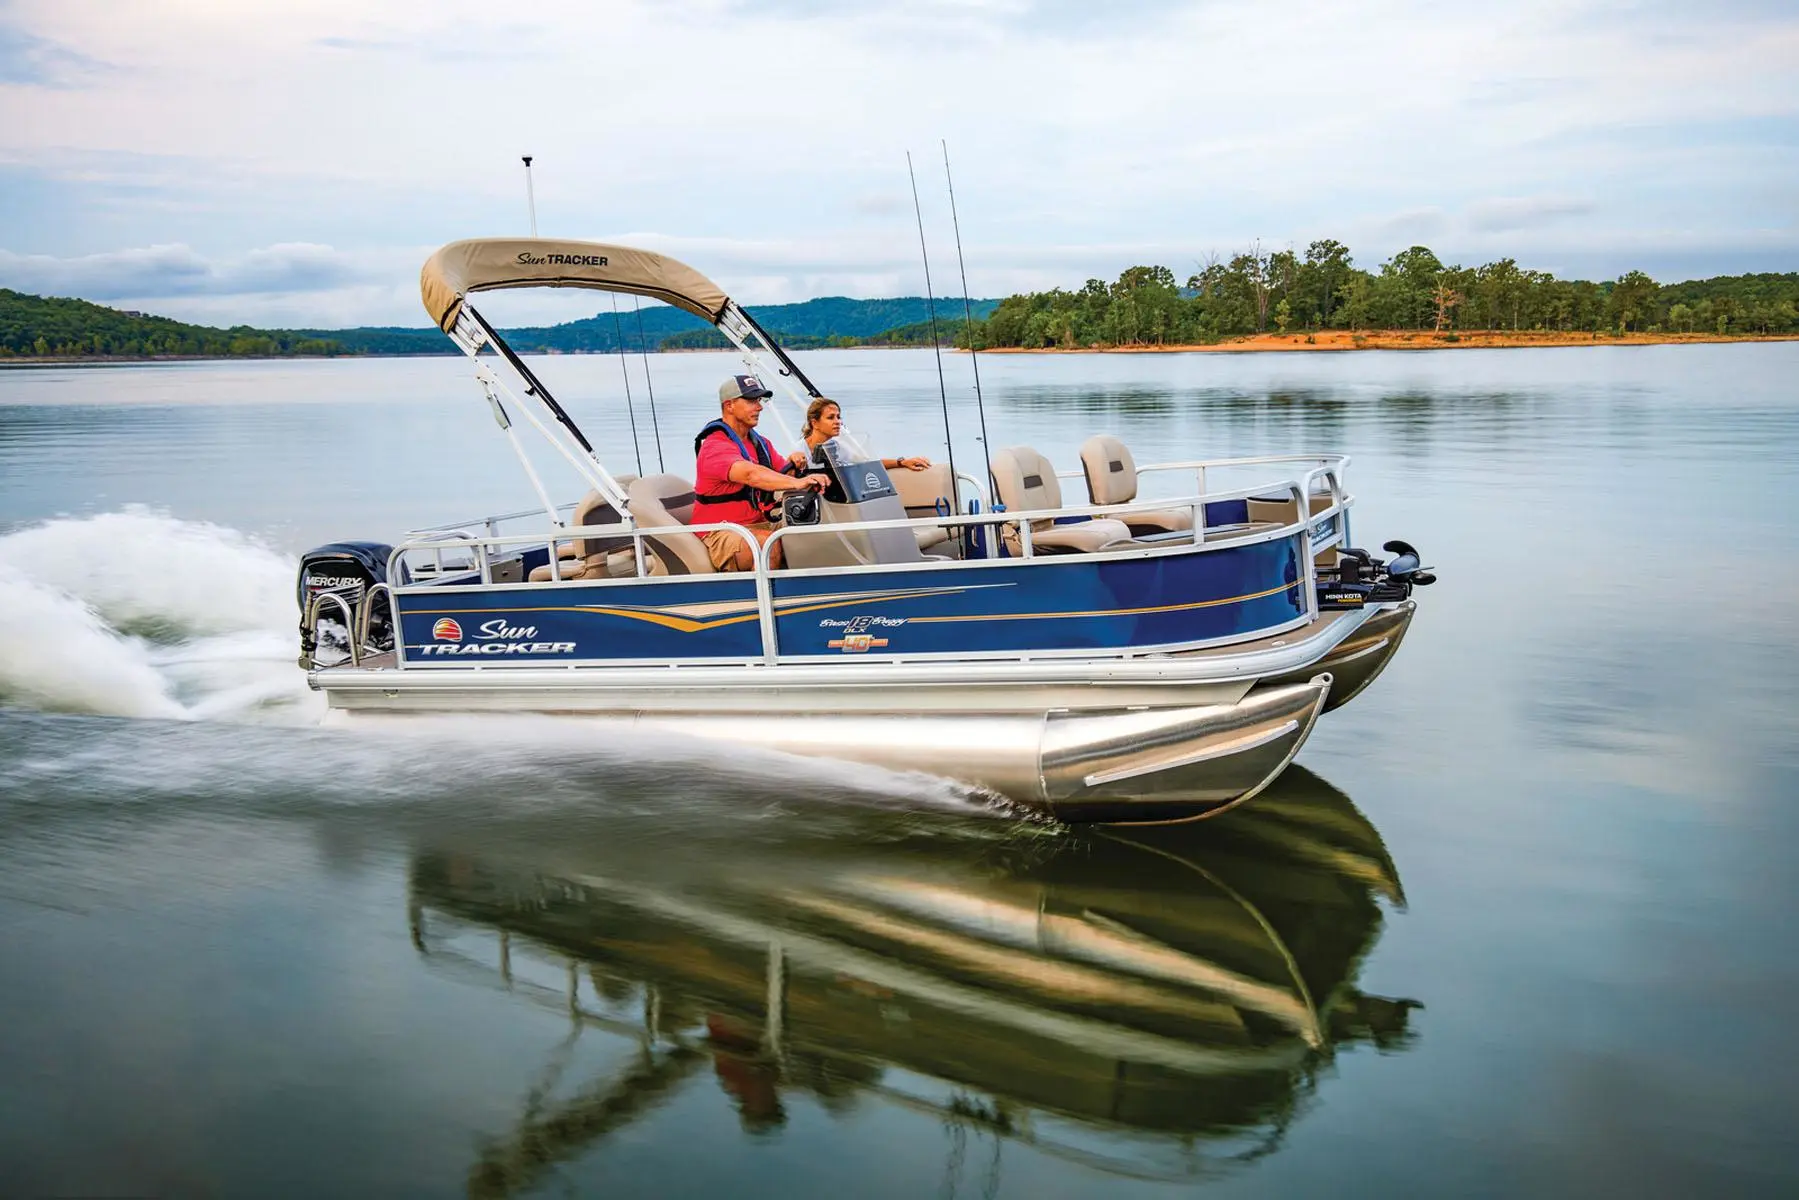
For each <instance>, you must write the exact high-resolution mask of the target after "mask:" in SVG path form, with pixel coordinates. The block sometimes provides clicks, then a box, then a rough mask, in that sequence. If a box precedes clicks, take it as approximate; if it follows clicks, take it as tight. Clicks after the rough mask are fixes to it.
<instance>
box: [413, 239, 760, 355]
mask: <svg viewBox="0 0 1799 1200" xmlns="http://www.w3.org/2000/svg"><path fill="white" fill-rule="evenodd" d="M517 287H578V288H594V289H595V290H597V291H602V292H626V293H629V294H632V295H637V296H648V297H650V298H651V299H654V300H661V301H662V302H664V303H665V304H672V305H674V306H675V307H676V308H681V309H686V310H687V311H688V312H690V313H692V314H693V315H694V316H696V317H701V318H703V319H705V320H707V321H710V322H712V323H713V324H714V325H716V324H717V323H718V318H719V314H720V313H722V312H723V311H724V308H725V302H726V301H727V300H728V299H729V297H728V296H726V295H725V294H724V292H723V291H722V290H721V289H720V288H719V286H718V285H717V284H716V283H713V282H712V281H711V280H710V279H707V278H706V277H705V276H704V275H702V274H700V273H699V272H698V271H696V270H694V269H693V268H692V267H690V266H688V265H687V264H686V263H681V262H676V261H675V260H674V259H672V258H666V257H664V256H663V255H660V254H652V253H651V252H649V251H648V250H633V249H631V247H629V246H608V245H605V244H604V243H601V242H567V241H553V240H551V239H549V238H469V239H467V240H466V241H461V242H451V243H450V244H449V245H447V246H445V247H444V248H443V249H441V250H439V251H438V252H437V253H436V254H433V255H432V256H431V257H430V259H429V260H427V261H426V263H425V269H424V270H423V271H422V272H420V275H419V292H420V294H421V295H422V296H423V297H424V301H425V311H426V312H428V313H430V314H431V319H432V320H433V321H436V322H437V327H438V328H439V329H442V330H444V331H445V332H448V331H449V330H450V328H451V327H452V326H454V325H455V324H456V314H457V313H458V312H459V311H460V310H461V308H462V301H463V298H464V297H466V296H467V295H468V294H469V293H470V292H483V291H490V290H492V289H495V288H517Z"/></svg>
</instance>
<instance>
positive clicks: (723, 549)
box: [700, 521, 774, 571]
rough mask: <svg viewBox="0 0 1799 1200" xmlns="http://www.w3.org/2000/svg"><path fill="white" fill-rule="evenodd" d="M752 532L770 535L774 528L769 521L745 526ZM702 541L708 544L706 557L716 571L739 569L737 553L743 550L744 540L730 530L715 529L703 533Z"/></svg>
mask: <svg viewBox="0 0 1799 1200" xmlns="http://www.w3.org/2000/svg"><path fill="white" fill-rule="evenodd" d="M744 528H745V529H748V530H750V531H751V532H760V533H770V532H773V530H774V526H773V525H770V524H769V523H768V522H767V521H758V522H756V523H755V524H753V525H745V526H744ZM700 540H701V541H702V542H704V543H706V557H707V558H709V559H711V560H712V569H713V570H714V571H735V570H736V569H737V562H736V559H737V552H738V551H739V550H741V549H742V548H743V538H742V537H741V536H740V535H738V534H735V533H732V532H731V531H730V530H729V529H714V530H713V531H712V532H711V533H703V534H701V535H700Z"/></svg>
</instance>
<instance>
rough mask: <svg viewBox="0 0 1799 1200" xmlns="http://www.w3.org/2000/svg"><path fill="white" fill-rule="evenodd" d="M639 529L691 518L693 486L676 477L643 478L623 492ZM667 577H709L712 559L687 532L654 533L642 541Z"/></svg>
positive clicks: (682, 521)
mask: <svg viewBox="0 0 1799 1200" xmlns="http://www.w3.org/2000/svg"><path fill="white" fill-rule="evenodd" d="M625 498H626V499H627V500H629V501H630V503H631V517H632V519H633V520H635V521H636V522H637V525H638V528H640V529H665V528H667V527H669V526H671V525H685V524H687V522H688V520H689V519H690V518H691V517H692V516H693V483H692V481H691V480H687V479H683V478H681V477H680V476H679V475H646V476H644V477H643V478H642V479H639V480H637V481H635V482H634V483H632V484H631V486H630V487H629V488H627V489H625ZM643 542H644V545H646V546H648V547H649V548H650V549H651V550H652V551H654V552H655V554H656V557H657V558H658V559H659V560H660V561H661V563H662V565H663V567H664V568H665V569H666V570H667V572H668V574H670V575H710V574H712V560H711V559H710V558H708V557H707V556H706V547H705V544H704V543H702V542H701V541H700V539H699V537H698V536H697V535H695V534H691V533H658V534H654V535H652V536H650V537H646V538H644V539H643Z"/></svg>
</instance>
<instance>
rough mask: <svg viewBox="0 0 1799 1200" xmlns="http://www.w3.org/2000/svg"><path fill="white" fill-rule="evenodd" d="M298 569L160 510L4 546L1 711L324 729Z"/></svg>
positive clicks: (21, 537) (233, 535)
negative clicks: (310, 678)
mask: <svg viewBox="0 0 1799 1200" xmlns="http://www.w3.org/2000/svg"><path fill="white" fill-rule="evenodd" d="M296 565H297V564H296V563H295V561H294V560H293V559H291V558H288V557H286V556H284V555H282V554H279V553H277V552H276V551H274V550H271V549H269V548H268V547H266V546H263V545H261V544H260V543H258V542H255V541H254V540H252V539H250V538H248V537H246V536H244V535H243V534H241V533H238V532H237V531H235V530H231V529H226V528H223V527H222V526H218V525H212V524H208V523H205V522H198V521H182V520H178V519H176V518H174V517H171V516H168V515H166V514H162V513H157V512H153V511H151V510H150V509H147V508H139V507H130V508H126V509H125V510H123V511H121V512H112V513H102V514H100V515H97V516H92V517H79V518H75V517H70V518H59V519H56V520H53V521H45V522H43V523H41V524H38V525H32V526H28V527H26V528H24V529H19V530H15V531H13V532H11V533H8V534H6V535H4V536H0V702H5V703H11V704H22V705H26V706H29V707H35V708H45V709H53V710H57V711H73V712H89V713H99V714H104V715H109V716H129V717H162V718H207V719H255V720H268V719H274V720H298V721H301V722H304V723H312V722H316V721H317V719H318V717H319V716H320V715H321V714H322V712H323V708H324V706H323V703H322V701H321V700H320V699H319V698H318V697H317V696H316V695H314V694H313V693H312V692H311V691H310V690H309V689H308V688H307V687H306V680H305V676H304V674H303V673H302V672H301V671H300V669H299V667H298V666H297V665H296V664H295V661H294V658H295V654H296V652H297V644H298V643H297V635H296V634H295V632H294V627H295V625H296V624H297V612H296V610H295V607H294V599H293V588H294V574H295V569H296Z"/></svg>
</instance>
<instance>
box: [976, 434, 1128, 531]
mask: <svg viewBox="0 0 1799 1200" xmlns="http://www.w3.org/2000/svg"><path fill="white" fill-rule="evenodd" d="M993 482H994V485H995V486H996V487H998V489H999V499H1000V503H1001V504H1004V505H1005V506H1006V509H1007V511H1009V512H1031V511H1036V510H1038V509H1051V508H1061V507H1062V486H1061V485H1060V484H1059V483H1057V482H1056V469H1055V468H1054V467H1052V466H1050V463H1049V460H1048V459H1047V458H1044V457H1043V456H1042V455H1041V454H1039V453H1037V452H1036V451H1035V450H1033V449H1031V448H1030V447H1029V446H1008V447H1007V448H1006V449H1004V450H1001V451H1000V452H999V453H998V454H995V455H994V456H993ZM1130 537H1131V531H1130V529H1129V528H1127V527H1126V526H1125V524H1124V522H1123V521H1114V520H1112V519H1110V518H1109V517H1096V518H1095V519H1093V520H1091V521H1081V522H1079V523H1078V524H1072V525H1058V524H1056V523H1055V522H1054V521H1053V520H1051V519H1050V518H1048V517H1044V518H1041V519H1039V520H1036V521H1032V522H1031V547H1032V550H1033V552H1035V553H1039V554H1087V553H1091V552H1093V551H1095V550H1103V549H1105V548H1106V547H1108V546H1111V545H1113V544H1114V543H1117V542H1126V541H1129V540H1130ZM1005 538H1006V547H1007V548H1008V549H1009V550H1011V552H1012V553H1013V554H1020V553H1022V552H1023V546H1024V539H1023V537H1022V536H1021V535H1020V534H1019V531H1018V525H1017V522H1013V523H1012V524H1010V525H1007V526H1006V532H1005Z"/></svg>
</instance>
